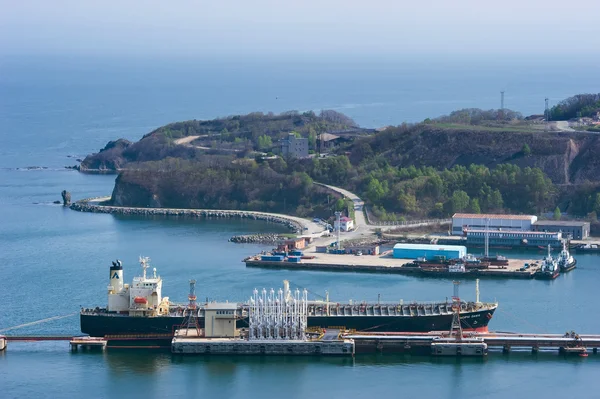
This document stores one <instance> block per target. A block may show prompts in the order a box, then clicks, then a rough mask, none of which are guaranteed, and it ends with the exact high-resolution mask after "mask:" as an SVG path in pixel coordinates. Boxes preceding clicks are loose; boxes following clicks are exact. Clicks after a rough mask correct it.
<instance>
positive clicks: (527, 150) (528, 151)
mask: <svg viewBox="0 0 600 399" xmlns="http://www.w3.org/2000/svg"><path fill="white" fill-rule="evenodd" d="M521 152H522V153H523V155H525V156H526V157H528V156H529V155H531V148H529V146H528V145H527V143H525V144H523V148H521Z"/></svg>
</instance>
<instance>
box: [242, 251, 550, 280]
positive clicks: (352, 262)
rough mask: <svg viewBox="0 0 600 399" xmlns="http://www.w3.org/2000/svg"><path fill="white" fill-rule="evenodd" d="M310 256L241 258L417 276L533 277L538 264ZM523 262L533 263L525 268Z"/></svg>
mask: <svg viewBox="0 0 600 399" xmlns="http://www.w3.org/2000/svg"><path fill="white" fill-rule="evenodd" d="M305 255H310V258H311V259H301V260H300V261H299V262H287V261H280V262H279V261H266V260H262V259H261V255H256V256H251V257H248V258H246V259H244V260H243V262H245V263H246V267H261V268H269V269H287V270H315V271H317V270H318V271H343V272H361V273H391V274H405V275H413V276H419V277H449V278H471V277H472V278H482V277H483V278H485V277H497V278H517V279H530V278H533V277H534V275H535V272H536V271H537V270H538V268H539V267H538V266H535V263H536V262H537V261H535V260H525V259H510V260H509V264H508V266H490V267H489V268H487V269H481V270H469V271H467V272H465V273H459V272H449V271H437V270H423V269H420V268H418V267H411V265H412V264H413V260H412V259H397V258H393V257H392V256H391V255H390V254H389V253H388V254H384V255H379V256H376V255H363V256H355V255H345V254H344V255H342V254H323V253H316V252H310V251H307V252H305ZM525 263H529V264H530V265H532V266H531V267H528V268H527V269H524V265H525Z"/></svg>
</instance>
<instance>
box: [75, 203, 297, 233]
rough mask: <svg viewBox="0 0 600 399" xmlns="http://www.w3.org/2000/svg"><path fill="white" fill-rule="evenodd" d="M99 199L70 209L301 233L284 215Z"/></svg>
mask: <svg viewBox="0 0 600 399" xmlns="http://www.w3.org/2000/svg"><path fill="white" fill-rule="evenodd" d="M98 200H99V198H88V199H85V200H80V201H77V202H74V203H73V204H71V206H70V208H71V209H73V210H75V211H79V212H92V213H113V214H119V215H134V216H181V217H192V218H241V219H252V220H261V221H264V222H270V223H277V224H281V225H284V226H286V227H287V228H289V229H290V230H291V231H293V232H295V233H298V232H301V231H302V230H303V228H304V226H302V225H301V223H300V222H297V221H296V220H294V219H292V218H288V217H286V216H285V215H274V214H269V213H263V212H252V211H233V210H213V209H173V208H136V207H127V206H112V205H104V204H101V203H100V202H98Z"/></svg>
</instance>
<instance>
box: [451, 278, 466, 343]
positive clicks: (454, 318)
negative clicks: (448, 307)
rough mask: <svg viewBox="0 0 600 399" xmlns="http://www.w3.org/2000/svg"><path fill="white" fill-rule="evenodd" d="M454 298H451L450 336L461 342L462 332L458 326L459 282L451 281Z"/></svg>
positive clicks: (459, 325) (460, 326)
mask: <svg viewBox="0 0 600 399" xmlns="http://www.w3.org/2000/svg"><path fill="white" fill-rule="evenodd" d="M452 283H453V284H454V296H452V324H451V325H450V336H453V335H454V336H455V337H456V340H457V341H460V340H462V336H463V330H462V325H461V324H460V297H459V296H458V286H459V285H460V281H453V282H452Z"/></svg>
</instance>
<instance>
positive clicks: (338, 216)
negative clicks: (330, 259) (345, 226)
mask: <svg viewBox="0 0 600 399" xmlns="http://www.w3.org/2000/svg"><path fill="white" fill-rule="evenodd" d="M340 216H342V212H340V211H336V212H335V221H336V223H337V250H338V252H339V251H340V228H341V227H342V226H341V225H342V223H341V221H340Z"/></svg>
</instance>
